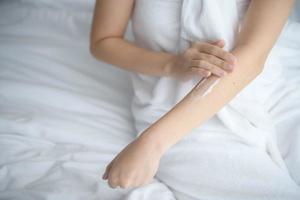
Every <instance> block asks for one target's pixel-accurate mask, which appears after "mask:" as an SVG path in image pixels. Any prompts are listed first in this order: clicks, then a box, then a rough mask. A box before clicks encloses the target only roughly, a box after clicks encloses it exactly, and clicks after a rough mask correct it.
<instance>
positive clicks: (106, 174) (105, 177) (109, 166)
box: [102, 160, 114, 180]
mask: <svg viewBox="0 0 300 200" xmlns="http://www.w3.org/2000/svg"><path fill="white" fill-rule="evenodd" d="M113 161H114V160H112V161H111V162H110V163H109V165H107V167H106V169H105V173H104V174H103V176H102V178H103V179H104V180H106V179H107V178H108V173H109V171H110V168H111V166H112V164H113Z"/></svg>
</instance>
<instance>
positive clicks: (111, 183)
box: [108, 177, 118, 188]
mask: <svg viewBox="0 0 300 200" xmlns="http://www.w3.org/2000/svg"><path fill="white" fill-rule="evenodd" d="M108 185H109V187H111V188H116V187H118V181H117V180H116V179H113V178H111V177H109V178H108Z"/></svg>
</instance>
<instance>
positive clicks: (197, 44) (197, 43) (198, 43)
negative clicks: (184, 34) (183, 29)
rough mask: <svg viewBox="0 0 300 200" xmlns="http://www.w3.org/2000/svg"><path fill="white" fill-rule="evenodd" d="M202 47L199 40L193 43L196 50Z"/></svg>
mask: <svg viewBox="0 0 300 200" xmlns="http://www.w3.org/2000/svg"><path fill="white" fill-rule="evenodd" d="M201 45H202V42H200V41H198V40H197V41H195V42H193V43H192V47H194V48H195V47H199V46H201Z"/></svg>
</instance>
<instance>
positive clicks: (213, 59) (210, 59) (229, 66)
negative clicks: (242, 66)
mask: <svg viewBox="0 0 300 200" xmlns="http://www.w3.org/2000/svg"><path fill="white" fill-rule="evenodd" d="M198 57H199V58H200V59H195V60H205V61H207V62H209V63H211V64H213V65H216V66H218V67H219V68H221V69H222V70H225V71H227V72H232V71H233V69H234V67H235V65H234V64H231V63H228V62H226V61H224V60H222V59H220V58H218V57H216V56H213V55H210V54H206V53H201V54H200V55H198Z"/></svg>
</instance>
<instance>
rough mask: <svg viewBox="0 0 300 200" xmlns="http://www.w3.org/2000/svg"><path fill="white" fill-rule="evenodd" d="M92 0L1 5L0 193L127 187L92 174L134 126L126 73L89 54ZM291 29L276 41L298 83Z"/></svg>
mask: <svg viewBox="0 0 300 200" xmlns="http://www.w3.org/2000/svg"><path fill="white" fill-rule="evenodd" d="M93 3H94V1H91V0H89V1H86V2H84V1H81V0H75V1H72V0H63V1H47V0H41V1H34V0H27V1H2V2H1V3H0V199H56V200H58V199H64V200H66V199H73V200H75V199H101V200H119V199H123V198H124V196H125V195H126V194H127V193H128V192H129V190H123V189H110V188H109V187H108V185H107V183H106V182H104V181H102V179H101V175H102V173H103V171H104V168H105V167H106V164H107V163H108V162H109V161H110V160H111V159H112V158H113V157H114V156H115V155H116V154H117V153H118V152H119V151H120V150H121V149H122V148H123V147H124V146H125V145H126V144H127V143H128V142H130V141H131V140H132V139H133V138H134V137H135V135H136V130H135V129H134V126H133V120H132V116H131V113H130V102H131V97H132V94H133V93H132V89H131V82H130V78H129V76H128V75H129V72H127V71H124V70H122V69H117V68H116V67H112V66H110V65H108V64H105V63H101V62H98V61H96V60H95V59H94V58H92V56H91V55H90V53H89V49H88V37H89V30H90V22H91V17H92V9H93ZM295 32H298V33H300V25H299V24H297V23H291V24H290V25H289V27H288V28H287V31H286V32H285V33H284V34H283V35H282V38H281V40H280V42H279V44H280V45H281V46H280V48H282V49H285V52H286V54H283V55H282V59H283V60H284V61H285V63H286V66H287V68H286V69H287V70H286V71H285V72H286V75H287V76H288V77H289V78H290V81H291V82H293V84H294V83H296V84H298V85H299V84H300V62H299V61H300V48H299V47H300V42H299V39H298V38H297V36H296V34H295ZM128 37H129V38H130V37H131V36H130V33H128ZM281 128H284V127H281ZM299 157H300V152H299Z"/></svg>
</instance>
